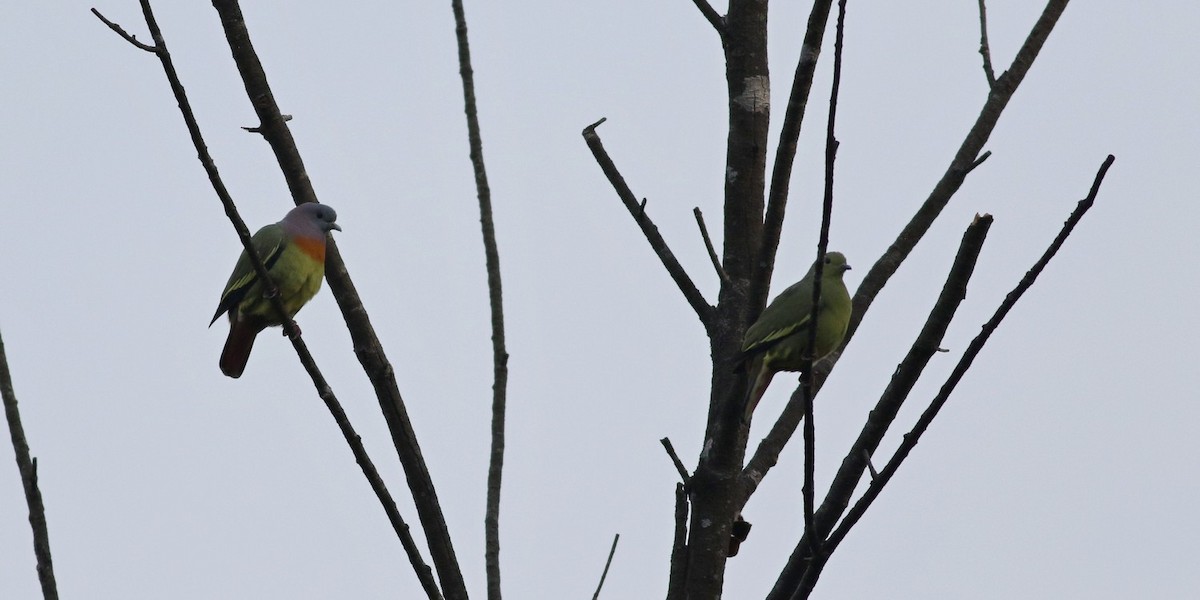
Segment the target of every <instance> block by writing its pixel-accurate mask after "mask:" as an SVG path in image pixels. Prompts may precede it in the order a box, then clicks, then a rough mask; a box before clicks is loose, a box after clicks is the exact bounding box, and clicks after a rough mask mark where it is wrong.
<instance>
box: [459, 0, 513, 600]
mask: <svg viewBox="0 0 1200 600" xmlns="http://www.w3.org/2000/svg"><path fill="white" fill-rule="evenodd" d="M450 4H451V7H452V8H453V10H454V25H455V27H454V33H455V36H456V37H457V39H458V72H459V75H461V76H462V85H463V104H464V105H465V107H466V114H467V139H468V142H469V144H470V147H471V166H472V168H473V169H474V171H475V189H476V194H477V196H478V197H479V223H480V226H481V228H482V230H483V249H484V255H485V260H486V264H487V283H488V305H489V306H490V307H491V316H492V379H493V383H492V448H491V452H490V454H489V461H488V476H487V508H486V510H485V512H484V518H483V534H484V540H485V541H484V552H483V556H484V563H485V571H486V572H487V594H488V600H500V599H501V594H500V483H501V476H502V473H503V471H504V413H505V406H506V402H507V390H508V350H506V349H505V344H504V298H503V291H502V287H501V285H500V250H499V249H498V248H497V245H496V226H495V223H494V221H493V219H492V192H491V188H490V187H489V186H488V179H487V169H486V168H485V167H484V164H483V139H482V136H481V134H480V130H479V113H478V111H477V110H476V107H475V75H474V73H475V71H474V69H473V68H472V67H471V47H470V44H469V40H468V37H467V16H466V13H465V12H464V10H463V3H462V0H451V2H450Z"/></svg>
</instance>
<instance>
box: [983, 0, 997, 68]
mask: <svg viewBox="0 0 1200 600" xmlns="http://www.w3.org/2000/svg"><path fill="white" fill-rule="evenodd" d="M987 29H988V28H987V5H985V4H984V0H979V31H980V35H979V53H980V54H981V55H983V74H984V75H986V76H987V82H988V89H992V88H994V87H996V72H995V71H993V70H992V49H991V47H990V46H989V45H988V36H987Z"/></svg>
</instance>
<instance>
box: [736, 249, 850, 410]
mask: <svg viewBox="0 0 1200 600" xmlns="http://www.w3.org/2000/svg"><path fill="white" fill-rule="evenodd" d="M816 270H817V265H816V264H814V265H813V266H812V268H810V269H809V270H808V274H807V275H805V276H804V279H801V280H800V281H798V282H796V283H794V284H792V286H791V287H789V288H787V289H786V290H783V293H782V294H779V296H777V297H776V298H775V299H774V300H772V301H771V304H769V305H768V306H767V308H766V310H764V311H763V312H762V315H760V316H759V317H758V320H757V321H755V322H754V324H753V325H751V326H750V328H749V329H747V330H746V336H745V337H744V338H743V339H742V360H743V361H745V363H746V364H747V365H748V366H749V373H750V377H751V381H752V383H751V385H750V390H749V393H748V394H747V396H746V412H745V416H744V417H743V419H744V420H745V421H747V422H749V421H750V415H751V413H753V412H754V407H755V406H757V405H758V401H759V400H760V399H762V396H763V393H764V392H766V391H767V386H768V385H770V383H771V378H772V377H774V376H775V374H776V373H778V372H780V371H799V370H801V369H802V368H803V367H804V359H805V358H811V359H812V360H813V362H816V361H818V360H820V359H822V358H825V357H826V356H827V355H829V353H831V352H833V351H834V350H836V349H837V347H838V346H840V345H841V344H842V339H843V338H845V337H846V326H847V325H848V324H849V323H850V310H851V303H850V292H848V291H847V290H846V283H845V282H844V281H842V275H843V274H845V273H846V271H849V270H850V265H848V264H846V257H845V256H843V255H842V253H840V252H830V253H828V254H826V255H825V267H824V269H822V270H821V300H820V306H819V308H818V309H817V347H816V349H814V350H812V351H810V350H809V347H808V338H809V320H810V319H812V295H813V277H814V275H815V274H816Z"/></svg>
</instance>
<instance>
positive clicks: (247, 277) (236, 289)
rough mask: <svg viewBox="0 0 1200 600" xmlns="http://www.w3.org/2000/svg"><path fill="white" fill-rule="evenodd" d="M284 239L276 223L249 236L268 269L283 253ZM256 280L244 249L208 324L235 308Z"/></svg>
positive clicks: (256, 276)
mask: <svg viewBox="0 0 1200 600" xmlns="http://www.w3.org/2000/svg"><path fill="white" fill-rule="evenodd" d="M285 240H286V238H285V237H284V234H283V228H282V227H280V226H279V224H278V223H274V224H272V225H267V226H266V227H263V228H262V229H259V230H258V233H255V234H254V237H252V238H250V243H251V244H252V245H253V246H254V251H255V252H258V256H259V257H261V258H262V260H263V264H265V265H266V267H267V270H268V271H269V270H270V269H271V267H272V266H273V265H274V264H275V261H277V260H279V256H280V255H281V254H282V253H283V249H284V247H285V246H286V243H285ZM256 281H258V273H255V272H254V266H253V265H251V264H250V256H249V255H247V254H246V251H245V250H242V254H241V256H239V257H238V261H237V264H236V265H235V266H234V267H233V274H232V275H230V276H229V282H228V283H226V284H225V291H224V292H221V301H220V303H218V304H217V312H216V313H215V314H213V318H212V321H210V322H209V323H208V324H209V325H212V324H213V323H215V322H216V321H217V319H218V318H219V317H220V316H221V315H223V314H225V313H226V312H228V311H230V310H233V309H234V308H236V307H237V305H238V304H239V303H240V302H241V301H242V298H244V297H245V296H246V291H247V290H249V289H250V286H252V285H254V283H255V282H256Z"/></svg>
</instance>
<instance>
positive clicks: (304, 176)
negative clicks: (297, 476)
mask: <svg viewBox="0 0 1200 600" xmlns="http://www.w3.org/2000/svg"><path fill="white" fill-rule="evenodd" d="M213 7H214V8H215V9H216V10H217V13H218V14H219V15H220V18H221V26H222V27H223V28H224V30H225V37H226V39H227V40H228V42H229V47H230V49H231V50H232V51H233V60H234V63H235V64H236V65H237V68H238V72H239V73H240V74H241V77H242V82H243V83H244V84H245V87H246V95H247V96H248V97H249V98H250V101H251V104H252V105H253V106H254V111H255V113H256V114H257V116H258V119H259V121H260V124H261V125H260V126H261V128H262V135H263V138H264V139H265V140H266V141H267V143H268V144H270V146H271V149H272V151H274V153H275V158H276V160H277V161H278V162H279V166H280V170H281V171H282V172H283V176H284V179H285V180H286V181H287V184H288V189H289V190H290V191H291V193H292V198H293V199H294V200H295V202H296V203H297V204H301V203H304V202H315V201H317V194H316V192H315V191H314V190H313V187H312V181H311V180H310V179H309V177H308V172H307V171H306V170H305V168H304V161H303V159H302V158H301V157H300V152H299V150H298V149H297V147H296V142H295V140H294V139H293V138H292V133H291V130H290V129H289V128H288V125H287V123H286V122H285V121H284V119H283V116H282V114H281V112H280V110H279V105H278V104H277V103H276V102H275V96H274V94H273V93H272V91H271V87H270V85H269V83H268V82H267V76H266V73H265V72H264V70H263V67H262V63H261V62H260V61H259V59H258V55H257V53H256V52H255V50H254V46H253V44H252V43H251V41H250V33H249V31H248V30H247V29H246V23H245V19H244V18H243V16H242V11H241V7H240V6H239V5H238V2H237V1H236V0H214V1H213ZM325 276H326V278H327V279H328V280H329V287H330V289H331V290H332V291H333V296H334V299H335V300H337V303H338V307H339V308H340V309H341V311H342V316H343V317H344V318H345V320H346V327H347V329H348V330H349V331H350V338H351V340H352V341H353V343H354V353H355V355H356V356H357V357H358V360H359V363H361V364H362V367H363V370H364V371H365V372H366V374H367V377H368V378H369V379H370V380H371V384H372V386H373V387H374V388H375V394H376V396H377V397H378V399H379V406H380V409H381V411H382V412H383V416H384V420H385V421H386V422H387V425H388V430H389V432H390V433H391V436H392V443H393V444H394V445H395V447H396V454H397V455H398V456H399V457H400V462H401V464H402V465H403V466H404V473H405V475H406V477H407V480H408V487H409V490H410V491H411V492H412V496H413V502H414V504H415V506H416V508H417V516H418V518H419V519H420V521H421V525H422V528H423V529H424V530H425V539H426V540H427V541H428V543H429V550H430V556H431V558H432V561H433V564H434V567H435V568H436V569H437V573H438V578H439V580H440V581H441V586H442V592H443V593H444V594H445V595H446V597H447V598H448V599H450V600H464V599H465V598H467V589H466V584H465V583H464V581H463V576H462V569H461V568H460V567H459V564H458V559H457V558H456V557H455V554H454V545H453V543H452V542H451V540H450V532H449V529H448V527H447V526H446V519H445V516H444V515H443V514H442V508H441V505H440V504H439V502H438V498H437V490H436V489H435V488H434V485H433V478H432V477H431V476H430V474H429V468H428V466H427V465H426V464H425V459H424V457H423V456H422V454H421V447H420V445H419V444H418V443H417V437H416V432H415V431H414V430H413V427H412V422H411V421H410V420H409V418H408V410H407V409H406V408H405V406H404V399H403V398H402V397H401V395H400V389H399V386H397V384H396V377H395V371H394V370H393V368H392V365H391V363H390V362H389V361H388V359H387V355H386V354H385V352H384V350H383V346H382V344H380V342H379V338H378V336H377V335H376V333H375V329H374V327H372V325H371V321H370V317H369V316H368V315H367V311H366V308H365V307H364V306H363V304H362V300H361V298H359V295H358V292H357V290H356V289H355V287H354V282H353V281H352V280H351V279H350V273H349V271H348V270H347V269H346V264H345V262H344V261H342V257H341V253H340V252H339V251H338V248H337V244H334V243H330V245H329V248H328V250H327V252H326V258H325Z"/></svg>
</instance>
